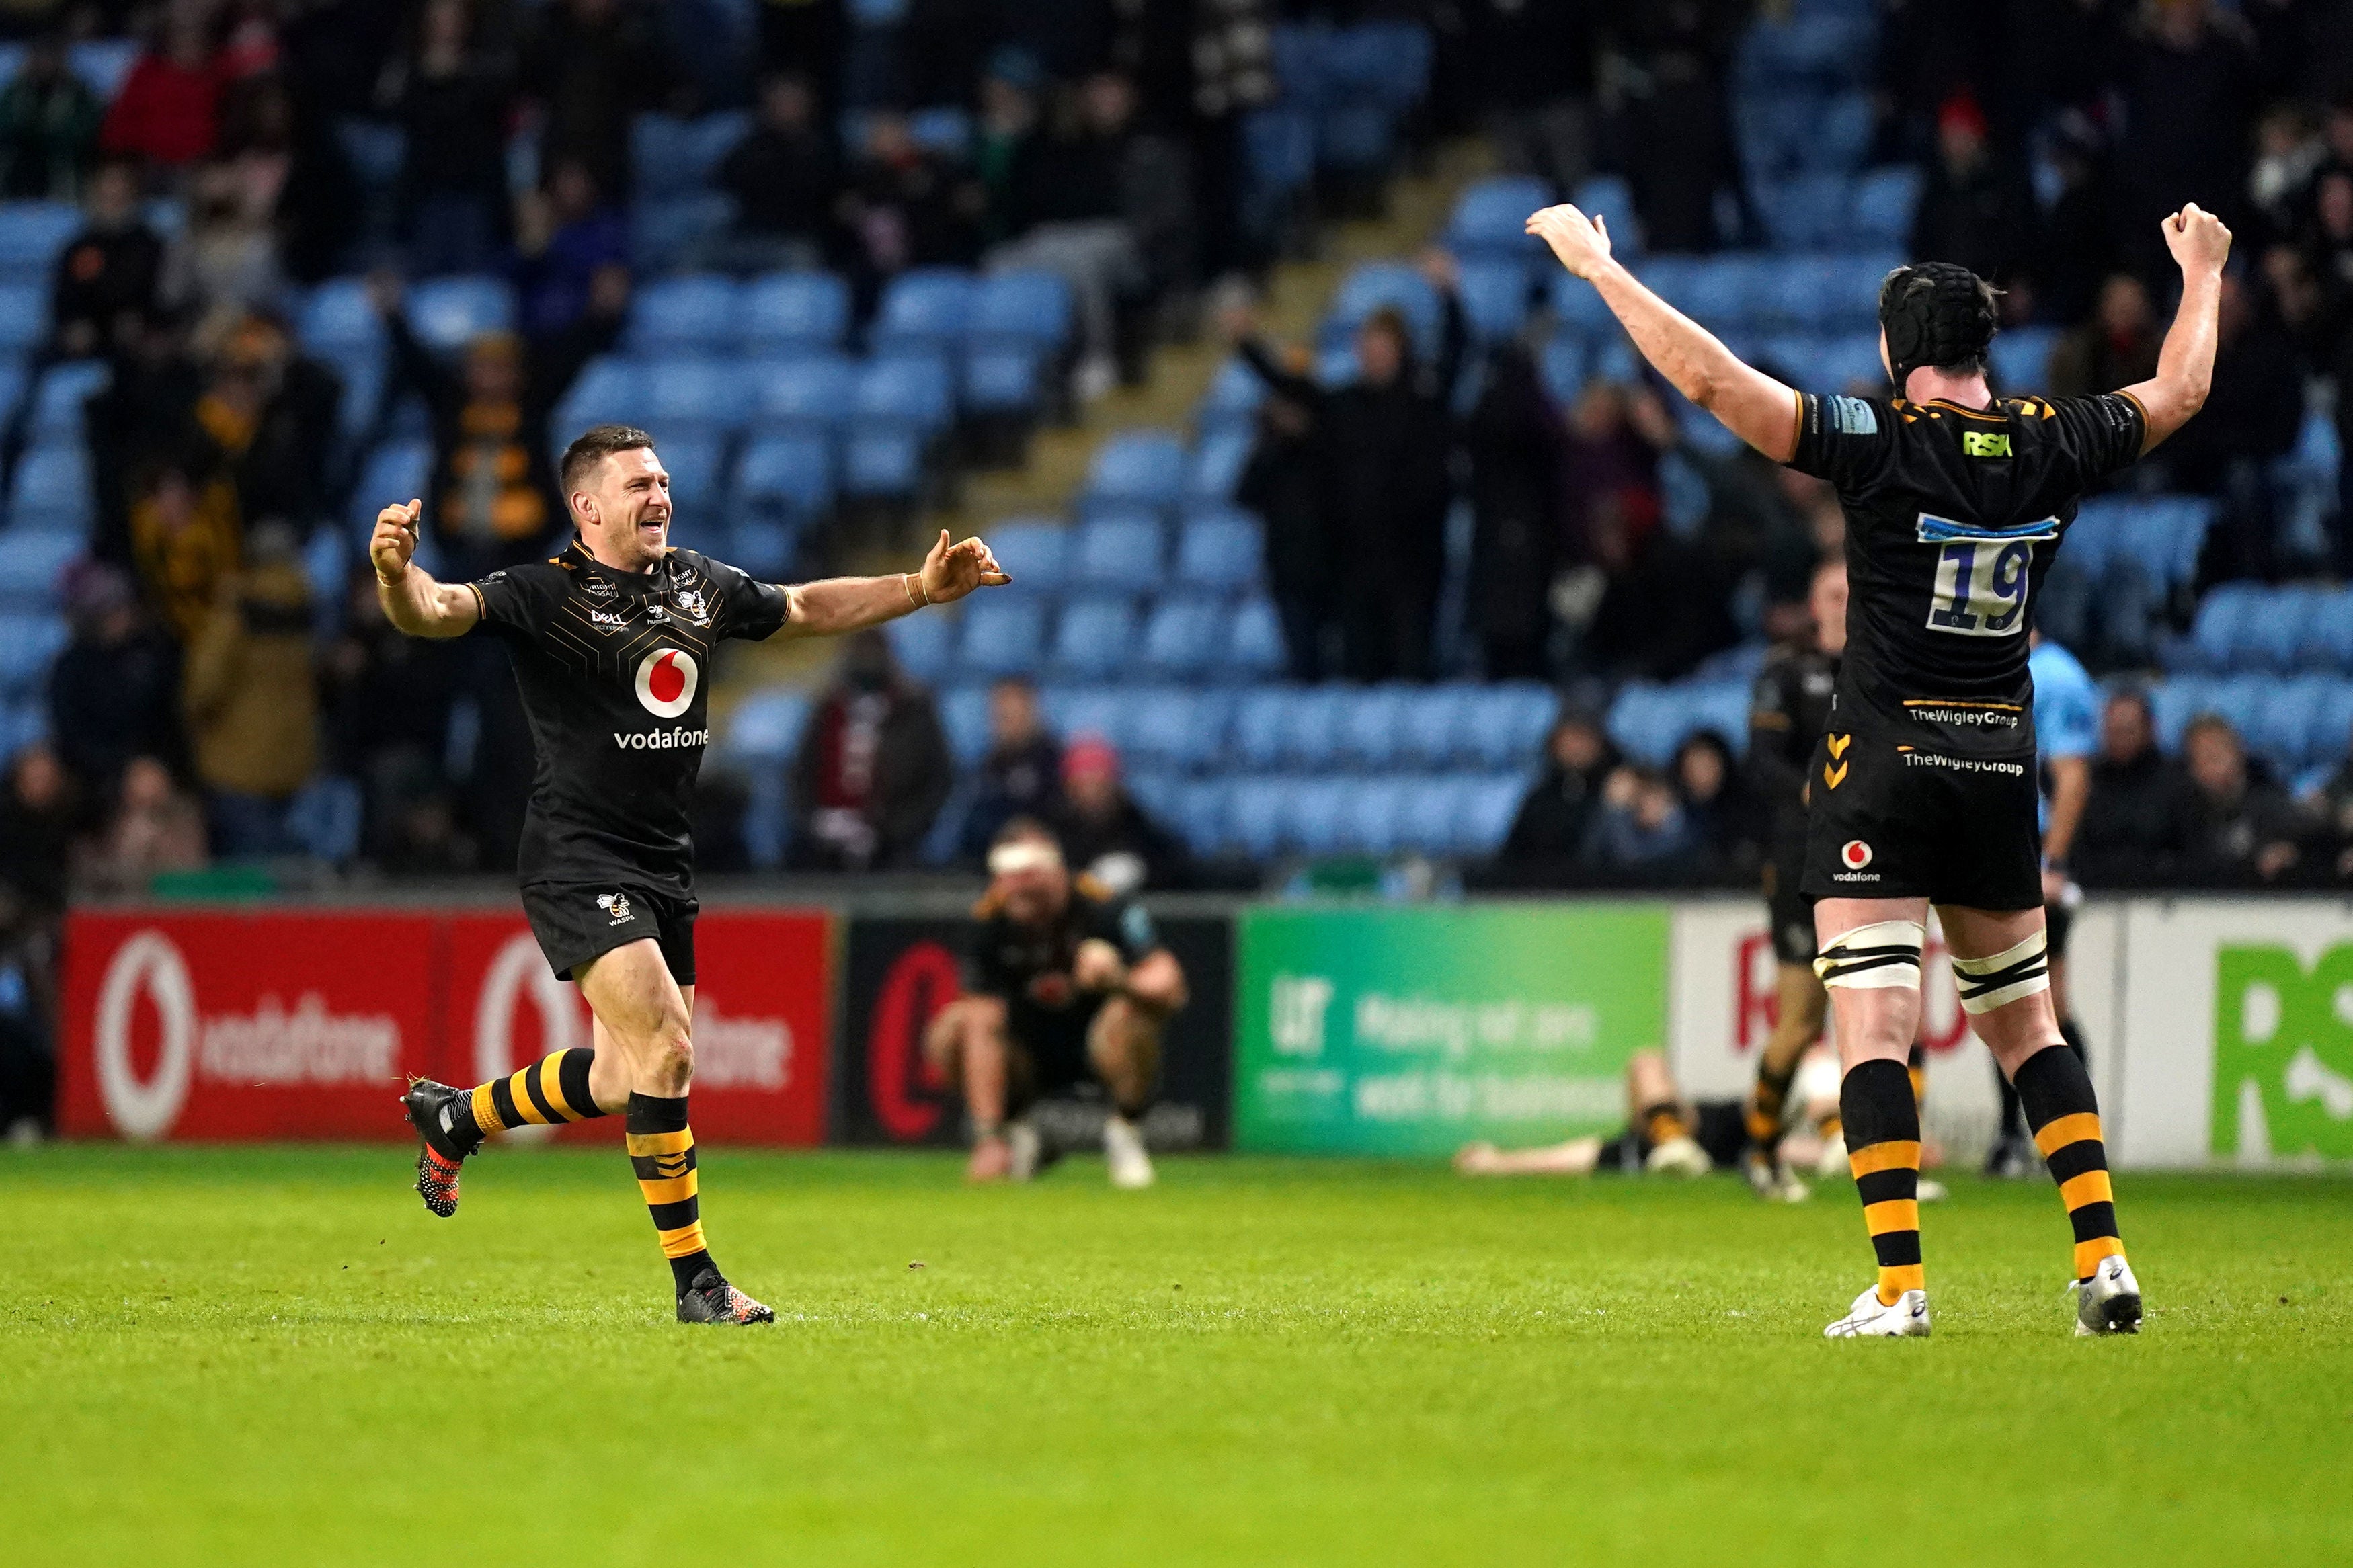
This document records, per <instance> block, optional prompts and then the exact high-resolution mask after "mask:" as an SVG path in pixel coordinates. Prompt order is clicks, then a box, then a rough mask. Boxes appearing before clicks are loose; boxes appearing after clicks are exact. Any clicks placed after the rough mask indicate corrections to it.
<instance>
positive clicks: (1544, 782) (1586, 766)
mask: <svg viewBox="0 0 2353 1568" xmlns="http://www.w3.org/2000/svg"><path fill="white" fill-rule="evenodd" d="M1617 766H1618V749H1617V748H1616V747H1615V746H1612V745H1611V744H1610V743H1609V736H1608V735H1606V734H1605V733H1603V732H1602V729H1601V724H1600V721H1599V720H1597V719H1596V718H1594V716H1593V715H1592V714H1590V713H1587V712H1584V711H1582V710H1576V709H1568V710H1563V712H1562V713H1561V715H1560V717H1559V718H1558V719H1557V720H1556V721H1554V723H1553V727H1552V733H1551V734H1550V735H1548V736H1546V739H1545V771H1544V776H1543V777H1542V778H1540V779H1538V780H1537V781H1536V783H1535V788H1533V789H1531V790H1529V791H1528V793H1527V798H1526V799H1525V800H1523V801H1521V802H1520V810H1519V815H1518V816H1515V817H1514V818H1513V819H1512V831H1511V834H1510V836H1509V837H1506V838H1505V839H1504V847H1503V848H1502V849H1501V850H1500V851H1498V852H1497V854H1496V856H1495V863H1494V865H1493V868H1492V871H1491V875H1492V877H1493V881H1494V882H1495V884H1496V885H1497V886H1499V887H1516V888H1566V887H1571V886H1574V885H1575V884H1576V882H1577V879H1578V871H1577V863H1578V856H1579V855H1580V853H1581V852H1582V851H1583V849H1584V847H1585V839H1586V835H1587V833H1588V831H1589V830H1590V829H1591V827H1592V826H1593V822H1594V818H1595V817H1596V816H1597V815H1598V814H1599V810H1600V803H1601V784H1602V781H1603V780H1604V779H1606V778H1608V777H1609V774H1610V773H1611V772H1612V771H1613V770H1615V769H1616V768H1617Z"/></svg>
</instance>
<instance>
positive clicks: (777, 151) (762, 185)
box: [719, 71, 841, 272]
mask: <svg viewBox="0 0 2353 1568" xmlns="http://www.w3.org/2000/svg"><path fill="white" fill-rule="evenodd" d="M839 166H840V160H839V158H837V157H836V156H835V154H834V147H833V138H832V137H831V136H830V135H829V134H828V132H827V131H826V128H825V127H824V125H823V124H822V123H821V122H820V121H818V96H817V92H816V89H814V88H812V87H811V86H810V84H809V79H808V78H807V76H805V75H803V74H801V73H800V72H798V71H778V72H776V73H774V74H772V75H770V76H768V77H766V78H765V79H763V80H762V81H761V83H760V104H759V116H758V118H757V119H755V120H754V121H753V123H752V129H751V130H750V131H748V132H745V133H744V140H742V141H741V142H737V143H735V146H734V148H733V150H732V151H731V152H729V153H728V154H727V156H726V159H725V160H724V161H723V162H722V163H720V165H719V188H720V189H721V190H723V191H725V192H726V193H727V194H728V195H731V196H733V197H734V198H735V232H734V234H733V237H731V239H730V241H729V243H728V245H727V247H725V249H724V251H723V255H722V257H721V259H722V261H723V263H724V264H725V266H726V267H727V268H729V269H730V270H733V271H739V272H760V271H765V270H767V269H769V268H776V267H802V268H812V267H816V266H818V265H819V264H820V263H821V262H822V260H823V258H824V255H825V249H826V240H827V237H828V234H829V233H830V232H831V230H832V226H833V208H834V203H835V201H836V200H837V199H838V198H839V195H840V189H841V177H840V174H839Z"/></svg>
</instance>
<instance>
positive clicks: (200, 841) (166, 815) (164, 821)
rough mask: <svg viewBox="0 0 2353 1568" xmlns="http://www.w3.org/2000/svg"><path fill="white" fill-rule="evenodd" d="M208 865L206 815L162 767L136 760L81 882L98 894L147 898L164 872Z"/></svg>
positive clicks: (84, 865) (124, 777) (126, 772)
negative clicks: (131, 895) (157, 876)
mask: <svg viewBox="0 0 2353 1568" xmlns="http://www.w3.org/2000/svg"><path fill="white" fill-rule="evenodd" d="M205 862H206V855H205V815H204V813H203V812H202V811H201V810H199V809H198V808H197V806H196V803H195V801H193V800H190V799H189V798H188V797H187V795H185V794H184V793H182V791H181V789H180V787H179V785H177V784H174V783H173V782H172V774H171V772H170V770H168V769H166V768H165V767H164V764H163V763H159V762H157V761H156V760H155V759H154V758H153V757H134V758H132V762H131V765H130V766H129V767H127V768H125V769H123V770H122V789H121V793H120V795H118V796H117V797H116V801H115V805H114V811H113V814H112V816H111V817H110V818H109V819H108V821H107V825H106V830H105V832H103V833H102V834H100V837H99V840H98V842H97V844H96V846H95V847H93V848H92V850H91V852H90V856H89V858H87V859H85V860H84V861H83V862H82V865H81V868H80V876H79V880H80V881H81V883H82V885H83V886H85V887H87V888H88V889H90V891H92V892H94V893H143V892H145V891H146V890H147V888H148V884H149V883H150V882H152V881H153V879H154V878H155V876H156V875H157V874H158V873H159V872H166V871H194V870H197V869H200V868H202V867H203V866H204V865H205Z"/></svg>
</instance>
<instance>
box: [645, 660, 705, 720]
mask: <svg viewBox="0 0 2353 1568" xmlns="http://www.w3.org/2000/svg"><path fill="white" fill-rule="evenodd" d="M701 681H702V670H701V669H700V668H698V667H697V666H696V664H695V662H694V656H693V655H692V654H691V653H688V652H687V651H686V650H685V649H683V648H675V647H658V648H656V649H654V650H653V651H652V652H651V653H649V654H648V655H646V657H645V658H642V659H640V660H639V661H638V706H639V707H641V708H643V709H644V710H646V711H647V712H649V713H650V714H652V715H653V716H654V717H655V718H657V719H675V718H677V717H678V716H679V715H680V714H681V713H683V712H685V711H686V710H688V709H689V708H691V707H692V706H693V704H694V691H695V688H696V686H697V685H698V684H700V682H701Z"/></svg>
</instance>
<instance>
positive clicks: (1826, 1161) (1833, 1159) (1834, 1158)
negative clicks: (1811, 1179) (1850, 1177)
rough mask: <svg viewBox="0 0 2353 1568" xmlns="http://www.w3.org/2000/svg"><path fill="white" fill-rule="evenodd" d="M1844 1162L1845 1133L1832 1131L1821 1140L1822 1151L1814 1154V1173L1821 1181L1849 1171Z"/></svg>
mask: <svg viewBox="0 0 2353 1568" xmlns="http://www.w3.org/2000/svg"><path fill="white" fill-rule="evenodd" d="M1850 1169H1851V1168H1850V1167H1849V1166H1848V1164H1847V1163H1846V1134H1845V1133H1843V1132H1833V1133H1831V1135H1830V1136H1829V1137H1827V1138H1825V1139H1823V1140H1822V1152H1820V1154H1817V1155H1816V1156H1814V1174H1815V1175H1817V1176H1820V1178H1821V1179H1822V1180H1823V1181H1826V1182H1827V1181H1829V1180H1830V1179H1831V1177H1833V1176H1843V1175H1846V1174H1848V1173H1849V1172H1850Z"/></svg>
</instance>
